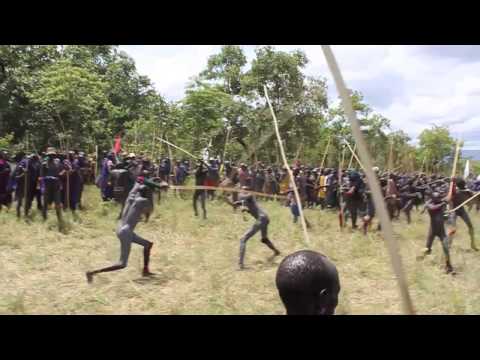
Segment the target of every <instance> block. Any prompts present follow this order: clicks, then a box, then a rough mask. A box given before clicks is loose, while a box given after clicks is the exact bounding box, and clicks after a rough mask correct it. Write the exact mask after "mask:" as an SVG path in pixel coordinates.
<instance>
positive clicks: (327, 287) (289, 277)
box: [276, 250, 340, 315]
mask: <svg viewBox="0 0 480 360" xmlns="http://www.w3.org/2000/svg"><path fill="white" fill-rule="evenodd" d="M276 285H277V289H278V293H279V295H280V298H281V299H282V302H283V304H284V305H285V308H286V310H287V315H333V314H334V313H335V308H336V307H337V304H338V294H339V292H340V280H339V277H338V272H337V269H336V267H335V265H334V264H333V263H332V262H331V261H330V260H328V259H327V257H325V256H324V255H322V254H319V253H317V252H314V251H310V250H301V251H297V252H295V253H293V254H291V255H288V256H287V257H286V258H285V259H283V261H282V262H281V263H280V266H279V267H278V270H277V276H276Z"/></svg>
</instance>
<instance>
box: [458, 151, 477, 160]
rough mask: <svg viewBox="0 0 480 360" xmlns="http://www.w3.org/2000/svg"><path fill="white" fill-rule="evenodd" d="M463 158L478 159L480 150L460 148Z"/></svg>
mask: <svg viewBox="0 0 480 360" xmlns="http://www.w3.org/2000/svg"><path fill="white" fill-rule="evenodd" d="M462 157H463V158H464V159H471V160H480V150H462Z"/></svg>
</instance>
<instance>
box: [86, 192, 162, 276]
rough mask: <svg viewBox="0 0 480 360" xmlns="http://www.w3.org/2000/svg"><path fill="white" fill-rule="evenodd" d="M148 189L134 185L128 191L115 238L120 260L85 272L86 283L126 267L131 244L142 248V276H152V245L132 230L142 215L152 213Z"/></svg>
mask: <svg viewBox="0 0 480 360" xmlns="http://www.w3.org/2000/svg"><path fill="white" fill-rule="evenodd" d="M149 191H150V189H149V188H148V187H147V186H146V185H143V184H141V183H137V184H135V186H134V188H133V189H132V190H131V191H130V194H129V195H128V199H127V201H126V205H125V209H124V211H123V213H122V218H121V220H120V223H119V225H118V228H117V232H116V234H117V237H118V239H119V240H120V260H119V261H118V262H117V263H116V264H114V265H112V266H109V267H105V268H102V269H99V270H94V271H87V273H86V276H87V282H88V283H92V282H93V277H94V276H95V275H96V274H99V273H102V272H110V271H116V270H121V269H124V268H126V267H127V264H128V258H129V257H130V249H131V247H132V243H135V244H139V245H141V246H143V271H142V276H151V275H153V274H152V273H151V272H150V270H149V263H150V252H151V249H152V246H153V243H152V242H150V241H148V240H145V239H143V238H141V237H140V236H138V235H137V234H135V232H134V230H135V227H136V226H137V224H138V222H139V221H140V220H141V217H142V215H147V214H150V212H151V211H152V203H151V201H150V200H149V199H148V197H149V196H148V192H149Z"/></svg>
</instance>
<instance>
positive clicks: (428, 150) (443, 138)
mask: <svg viewBox="0 0 480 360" xmlns="http://www.w3.org/2000/svg"><path fill="white" fill-rule="evenodd" d="M418 139H419V156H420V159H419V161H420V162H422V161H423V159H424V158H426V159H427V160H426V161H427V164H428V167H429V169H432V166H435V167H436V168H437V169H438V170H441V169H443V170H445V169H446V168H447V165H448V164H449V162H450V161H451V158H450V159H449V157H453V155H454V151H455V140H454V139H453V138H452V137H451V136H450V131H449V130H448V128H447V127H444V126H436V125H434V126H432V127H431V128H430V129H425V130H423V131H422V132H421V133H420V135H419V136H418Z"/></svg>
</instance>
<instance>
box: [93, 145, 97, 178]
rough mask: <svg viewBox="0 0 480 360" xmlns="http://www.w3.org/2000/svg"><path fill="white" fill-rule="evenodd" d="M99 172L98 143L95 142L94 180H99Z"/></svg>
mask: <svg viewBox="0 0 480 360" xmlns="http://www.w3.org/2000/svg"><path fill="white" fill-rule="evenodd" d="M97 172H98V145H97V144H95V170H94V172H93V181H94V182H96V181H97Z"/></svg>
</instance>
